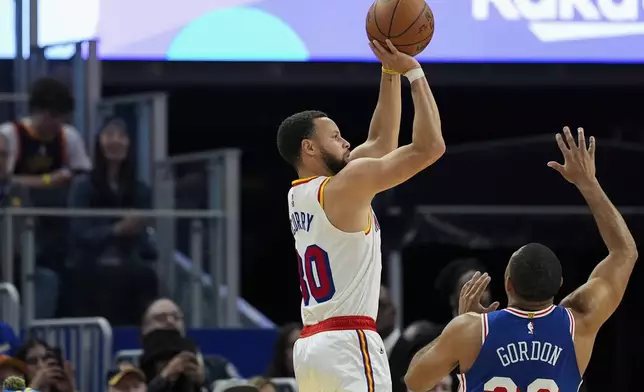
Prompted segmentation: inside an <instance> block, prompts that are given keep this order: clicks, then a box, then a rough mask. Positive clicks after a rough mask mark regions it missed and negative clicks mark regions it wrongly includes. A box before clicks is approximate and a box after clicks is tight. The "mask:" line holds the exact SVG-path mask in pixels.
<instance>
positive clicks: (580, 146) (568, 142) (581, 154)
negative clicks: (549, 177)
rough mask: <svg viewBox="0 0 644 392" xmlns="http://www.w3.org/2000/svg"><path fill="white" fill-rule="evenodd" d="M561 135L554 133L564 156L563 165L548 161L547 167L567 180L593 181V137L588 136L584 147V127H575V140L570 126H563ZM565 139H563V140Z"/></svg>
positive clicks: (577, 181) (577, 182) (578, 181)
mask: <svg viewBox="0 0 644 392" xmlns="http://www.w3.org/2000/svg"><path fill="white" fill-rule="evenodd" d="M563 134H564V135H563V136H561V134H560V133H558V134H557V135H555V138H556V139H557V145H558V146H559V150H561V153H562V154H563V157H564V163H563V165H562V164H560V163H558V162H554V161H550V162H548V167H551V168H553V169H555V170H556V171H558V172H559V174H561V175H562V176H563V177H564V178H565V179H566V180H568V181H569V182H571V183H573V184H575V185H579V184H580V183H583V182H588V181H595V138H594V137H592V136H591V137H590V141H589V146H588V148H586V137H585V136H584V129H583V128H577V142H575V139H574V138H573V136H572V133H570V128H568V127H564V129H563ZM564 139H565V140H564Z"/></svg>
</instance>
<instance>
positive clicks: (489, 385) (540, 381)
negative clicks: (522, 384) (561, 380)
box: [483, 377, 559, 392]
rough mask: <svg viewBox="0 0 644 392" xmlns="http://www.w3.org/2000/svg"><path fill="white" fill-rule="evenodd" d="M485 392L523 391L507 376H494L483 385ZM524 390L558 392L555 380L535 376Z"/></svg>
mask: <svg viewBox="0 0 644 392" xmlns="http://www.w3.org/2000/svg"><path fill="white" fill-rule="evenodd" d="M483 390H484V391H485V392H524V391H519V387H517V384H515V383H514V381H512V379H511V378H508V377H494V378H492V379H490V381H488V382H486V383H485V385H483ZM525 392H559V387H558V386H557V383H556V382H555V380H551V379H547V378H537V379H536V380H534V381H533V382H532V383H530V385H528V389H527V390H526V391H525Z"/></svg>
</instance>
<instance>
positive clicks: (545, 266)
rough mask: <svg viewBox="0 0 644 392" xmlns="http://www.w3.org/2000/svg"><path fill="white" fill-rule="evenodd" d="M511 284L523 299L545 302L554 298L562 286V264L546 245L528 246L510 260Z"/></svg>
mask: <svg viewBox="0 0 644 392" xmlns="http://www.w3.org/2000/svg"><path fill="white" fill-rule="evenodd" d="M509 273H510V282H512V287H513V288H514V292H515V293H516V294H517V295H518V296H519V297H521V299H523V300H526V301H530V302H543V301H547V300H549V299H551V298H553V297H554V296H555V295H557V292H559V288H560V286H561V274H562V273H561V262H560V261H559V258H558V257H557V255H555V253H554V252H553V251H552V250H551V249H550V248H548V247H547V246H545V245H542V244H538V243H531V244H528V245H526V246H524V247H522V248H521V249H519V250H518V251H517V252H516V253H515V254H514V255H513V256H512V258H510V268H509Z"/></svg>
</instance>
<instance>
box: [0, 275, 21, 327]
mask: <svg viewBox="0 0 644 392" xmlns="http://www.w3.org/2000/svg"><path fill="white" fill-rule="evenodd" d="M0 321H2V322H5V323H7V324H9V325H10V326H11V328H12V329H13V330H14V332H16V333H19V332H20V295H19V294H18V290H16V286H14V285H13V284H11V283H0Z"/></svg>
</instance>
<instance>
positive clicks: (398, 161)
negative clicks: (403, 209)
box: [326, 69, 445, 202]
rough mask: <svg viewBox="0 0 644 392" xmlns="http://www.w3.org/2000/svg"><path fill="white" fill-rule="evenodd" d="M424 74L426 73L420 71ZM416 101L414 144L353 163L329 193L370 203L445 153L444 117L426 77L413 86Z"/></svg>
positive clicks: (335, 181)
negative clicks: (441, 115) (338, 193)
mask: <svg viewBox="0 0 644 392" xmlns="http://www.w3.org/2000/svg"><path fill="white" fill-rule="evenodd" d="M418 70H419V71H420V72H422V70H420V69H418ZM411 90H412V97H413V101H414V109H415V115H414V126H413V133H412V142H411V144H408V145H406V146H402V147H399V148H397V149H396V150H394V151H392V152H391V153H389V154H387V155H385V156H384V157H382V158H379V159H375V158H361V159H356V160H355V161H352V162H349V164H348V165H347V166H346V167H345V168H344V169H343V170H342V171H341V172H340V173H338V175H336V176H335V177H333V178H332V179H331V180H330V181H329V183H328V185H327V186H326V192H327V193H328V192H334V190H338V189H341V190H342V196H343V198H344V199H345V200H346V199H351V201H359V202H364V201H370V200H371V199H372V198H373V196H374V195H376V194H377V193H379V192H382V191H384V190H387V189H390V188H393V187H395V186H396V185H398V184H400V183H402V182H405V181H407V180H408V179H409V178H411V177H412V176H414V175H415V174H416V173H418V172H420V171H421V170H423V169H425V168H426V167H428V166H429V165H431V164H432V163H434V162H435V161H436V160H437V159H438V158H440V157H441V156H442V155H443V153H444V152H445V142H444V141H443V136H442V133H441V122H440V115H439V113H438V107H437V106H436V101H435V100H434V96H433V95H432V92H431V90H430V88H429V85H428V84H427V80H426V79H425V77H424V76H423V77H420V78H418V79H416V80H414V81H413V82H412V83H411Z"/></svg>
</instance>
